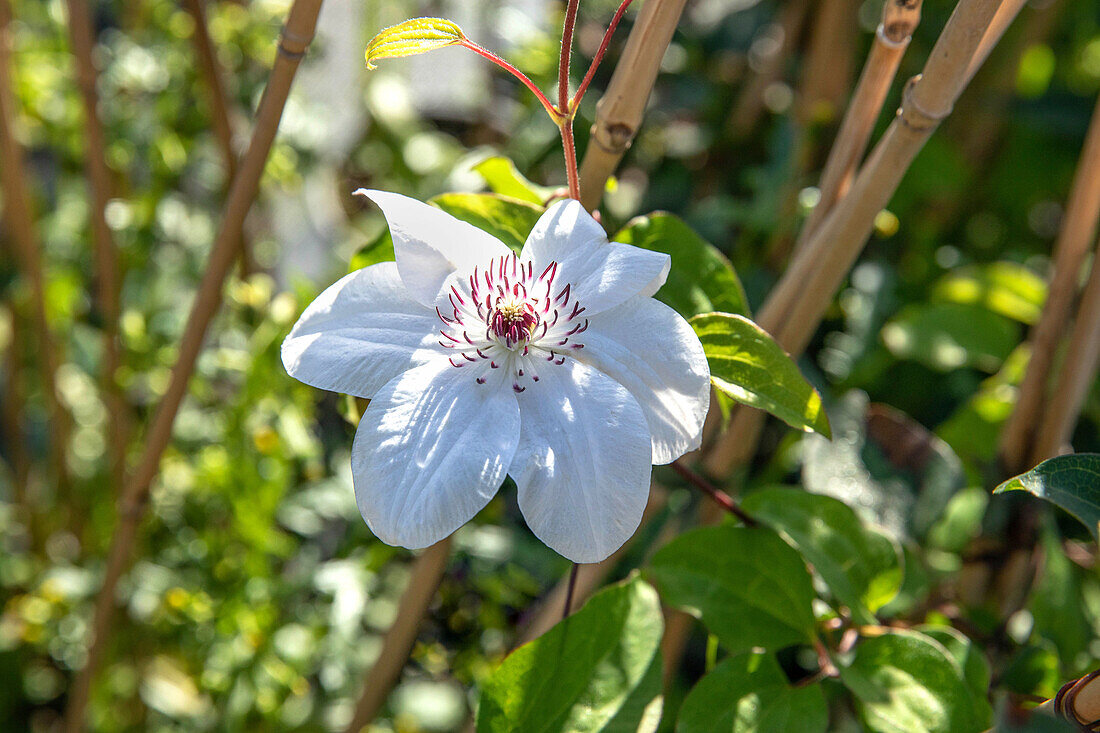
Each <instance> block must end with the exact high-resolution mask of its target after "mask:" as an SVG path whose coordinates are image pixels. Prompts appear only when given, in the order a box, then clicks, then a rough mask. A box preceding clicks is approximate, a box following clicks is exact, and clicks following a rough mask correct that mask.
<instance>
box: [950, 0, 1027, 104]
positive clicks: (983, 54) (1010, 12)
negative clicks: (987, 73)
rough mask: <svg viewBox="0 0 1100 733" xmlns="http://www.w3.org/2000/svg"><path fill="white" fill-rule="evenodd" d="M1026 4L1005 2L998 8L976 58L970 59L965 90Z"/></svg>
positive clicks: (1018, 0)
mask: <svg viewBox="0 0 1100 733" xmlns="http://www.w3.org/2000/svg"><path fill="white" fill-rule="evenodd" d="M1026 4H1027V0H1003V2H1002V3H1001V6H1000V7H999V8H997V14H996V15H994V16H993V20H992V21H991V22H990V23H989V28H987V29H986V31H985V35H983V36H982V42H981V43H979V44H978V50H977V51H975V52H974V57H973V58H971V59H970V66H969V67H968V68H967V70H966V81H964V82H963V87H964V88H965V87H966V86H967V85H968V84H970V82H971V81H972V80H973V79H974V75H975V74H977V73H978V69H980V68H982V65H983V64H984V63H985V62H986V59H988V58H989V54H991V53H992V52H993V49H994V47H996V45H997V44H998V43H999V42H1000V40H1001V38H1002V37H1003V36H1004V34H1005V31H1007V30H1008V27H1009V26H1010V25H1012V21H1013V20H1014V19H1015V18H1016V16H1017V15H1019V14H1020V11H1021V10H1023V8H1024V5H1026Z"/></svg>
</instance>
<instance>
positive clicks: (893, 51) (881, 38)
mask: <svg viewBox="0 0 1100 733" xmlns="http://www.w3.org/2000/svg"><path fill="white" fill-rule="evenodd" d="M920 9H921V0H889V2H887V3H886V4H885V5H884V6H883V8H882V22H881V23H880V24H879V26H878V29H877V30H876V31H875V38H874V41H873V42H872V45H871V53H870V55H869V56H868V57H867V63H866V64H864V66H863V72H862V73H861V74H860V77H859V83H858V84H857V85H856V91H855V93H854V94H853V95H852V101H851V103H849V105H848V110H847V112H846V113H845V115H844V120H843V122H841V125H840V130H839V132H837V136H836V141H835V142H834V143H833V147H832V149H831V150H830V151H829V157H828V159H827V160H826V162H825V169H824V171H822V173H821V183H820V184H819V186H818V188H819V190H820V192H821V195H820V198H819V199H818V202H817V205H816V206H814V208H813V211H812V212H810V216H809V218H808V219H807V220H806V223H805V224H804V225H803V227H802V232H801V233H800V234H799V236H798V242H797V244H796V245H795V253H797V252H799V251H800V250H801V249H802V247H803V246H805V243H806V240H807V239H809V238H810V236H811V235H812V234H813V233H814V232H815V231H817V229H818V227H819V226H820V225H821V222H822V221H823V220H824V219H825V216H826V215H827V214H828V213H829V212H830V211H832V210H833V206H834V205H835V204H836V202H837V201H838V200H839V199H840V198H841V197H842V196H844V193H845V192H846V191H847V189H848V186H849V185H851V182H852V176H853V175H855V170H856V167H857V166H858V165H859V161H860V160H861V159H862V158H863V153H864V151H865V150H866V149H867V143H868V141H869V140H870V139H871V131H872V130H873V129H874V126H875V121H876V120H878V118H879V115H880V114H881V112H882V105H883V103H884V102H885V101H886V95H887V94H888V93H889V91H890V87H891V85H892V84H893V83H894V77H895V76H896V75H897V72H898V66H899V65H900V64H901V58H902V56H904V55H905V50H906V49H907V48H908V47H909V40H910V38H911V37H912V35H913V31H914V30H915V29H916V27H917V23H919V22H920Z"/></svg>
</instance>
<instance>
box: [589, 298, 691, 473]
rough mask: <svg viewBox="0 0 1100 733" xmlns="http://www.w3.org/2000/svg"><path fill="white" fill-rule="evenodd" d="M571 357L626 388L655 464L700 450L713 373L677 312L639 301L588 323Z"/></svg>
mask: <svg viewBox="0 0 1100 733" xmlns="http://www.w3.org/2000/svg"><path fill="white" fill-rule="evenodd" d="M583 341H584V348H583V349H578V350H576V351H574V352H573V356H574V357H575V358H576V359H577V360H579V361H583V362H584V363H586V364H589V365H591V366H593V367H595V368H596V369H599V370H600V371H601V372H603V373H604V374H606V375H608V376H609V377H611V378H612V379H614V380H615V381H616V382H618V383H619V384H621V385H623V386H624V387H626V388H627V390H629V391H630V394H632V395H633V396H634V399H636V400H637V401H638V404H639V405H641V408H642V412H643V413H644V414H645V419H646V424H647V425H648V426H649V433H650V435H651V437H652V439H653V463H655V464H658V465H660V464H665V463H671V462H672V461H674V460H676V459H677V458H679V457H680V456H682V455H683V454H685V453H687V452H688V451H690V450H694V449H696V448H698V447H699V444H700V442H701V441H702V439H703V420H704V419H705V418H706V415H707V409H708V407H709V406H710V368H709V367H708V366H707V357H706V355H705V354H704V353H703V346H702V344H700V343H699V338H698V337H697V336H696V335H695V332H694V331H693V330H692V329H691V326H689V325H688V323H687V321H685V320H684V319H683V318H682V317H681V316H680V314H679V313H677V312H676V311H674V310H672V309H671V308H669V307H668V306H667V305H665V304H664V303H661V302H659V301H656V300H654V299H653V298H646V297H641V296H639V297H635V298H632V299H630V300H628V301H627V302H625V303H623V304H622V305H620V306H618V307H616V308H613V309H611V310H609V311H605V312H603V313H600V314H598V315H596V316H594V317H592V318H591V319H589V326H588V330H587V331H585V333H584V338H583Z"/></svg>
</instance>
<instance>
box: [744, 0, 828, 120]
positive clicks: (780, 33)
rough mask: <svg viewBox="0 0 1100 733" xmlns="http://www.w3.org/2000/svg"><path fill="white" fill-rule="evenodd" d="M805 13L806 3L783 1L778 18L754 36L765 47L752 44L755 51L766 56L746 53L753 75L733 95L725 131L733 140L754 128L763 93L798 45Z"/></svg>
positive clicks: (806, 1)
mask: <svg viewBox="0 0 1100 733" xmlns="http://www.w3.org/2000/svg"><path fill="white" fill-rule="evenodd" d="M808 10H809V2H808V0H787V2H786V3H784V4H783V9H782V10H781V11H780V12H779V19H778V20H777V21H776V22H775V23H771V24H769V26H768V27H767V28H766V29H765V30H764V31H763V32H762V33H761V34H759V35H758V36H757V39H758V40H759V41H761V42H762V43H763V44H764V45H765V48H763V49H761V47H760V46H756V43H757V41H753V44H754V46H755V47H756V48H757V49H760V50H763V51H766V53H759V54H758V53H756V52H754V51H753V50H752V48H750V50H749V66H750V68H751V69H752V71H754V72H755V73H754V74H753V75H752V76H751V77H750V78H749V81H748V82H747V83H746V84H745V86H744V88H743V89H742V90H741V93H740V94H738V95H737V101H736V102H734V104H733V111H732V112H730V118H729V129H730V132H731V133H732V134H733V136H734V137H744V136H745V135H748V134H749V133H750V132H751V131H752V129H753V128H754V127H756V123H757V122H758V121H759V120H760V114H761V112H762V111H763V109H764V91H765V90H766V89H767V88H768V87H769V86H771V85H772V84H774V83H775V82H776V81H778V80H779V78H780V77H781V76H782V75H783V66H784V64H785V63H786V61H787V59H788V58H789V57H790V55H791V52H792V51H793V50H794V47H795V46H796V45H797V44H798V37H799V35H800V34H801V33H802V26H803V24H804V23H805V20H806V15H807V11H808ZM765 34H766V36H765ZM761 36H765V37H763V38H762V37H761ZM768 46H770V47H768Z"/></svg>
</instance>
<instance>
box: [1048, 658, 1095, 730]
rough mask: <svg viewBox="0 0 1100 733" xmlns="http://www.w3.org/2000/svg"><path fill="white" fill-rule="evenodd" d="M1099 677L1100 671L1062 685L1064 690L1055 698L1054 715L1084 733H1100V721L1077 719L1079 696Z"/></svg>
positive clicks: (1059, 691)
mask: <svg viewBox="0 0 1100 733" xmlns="http://www.w3.org/2000/svg"><path fill="white" fill-rule="evenodd" d="M1097 677H1100V669H1098V670H1094V671H1092V672H1089V673H1088V674H1087V675H1085V676H1084V677H1078V678H1077V679H1075V680H1070V681H1069V682H1067V683H1066V684H1064V685H1062V689H1060V690H1058V694H1057V695H1055V696H1054V714H1055V715H1056V716H1058V717H1059V718H1062V719H1063V720H1065V721H1068V722H1070V723H1073V724H1074V725H1075V726H1077V728H1078V729H1079V730H1081V731H1084V733H1096V731H1100V720H1094V721H1092V722H1089V723H1086V722H1084V721H1082V720H1081V719H1080V718H1078V717H1077V705H1076V703H1077V694H1078V693H1079V692H1081V690H1083V689H1084V688H1085V687H1087V686H1088V684H1089V683H1090V682H1092V681H1093V680H1094V679H1096V678H1097Z"/></svg>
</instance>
